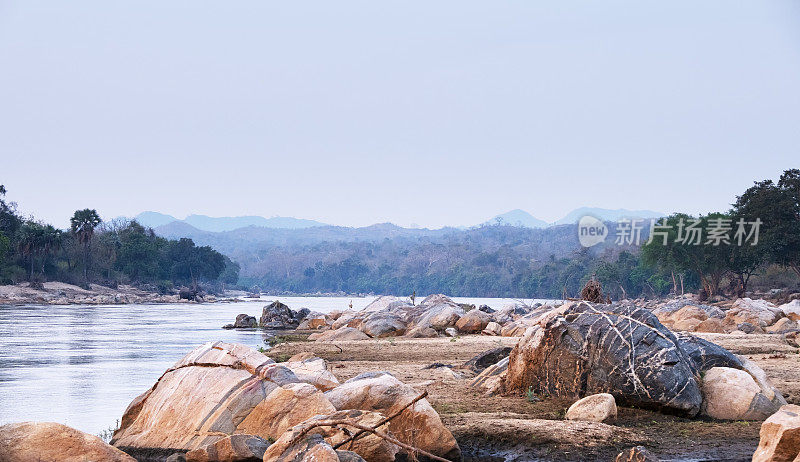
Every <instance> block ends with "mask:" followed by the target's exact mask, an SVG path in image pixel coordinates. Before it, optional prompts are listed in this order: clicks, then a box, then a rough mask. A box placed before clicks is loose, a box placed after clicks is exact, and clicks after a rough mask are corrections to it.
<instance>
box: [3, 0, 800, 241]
mask: <svg viewBox="0 0 800 462" xmlns="http://www.w3.org/2000/svg"><path fill="white" fill-rule="evenodd" d="M799 148H800V4H798V2H795V1H762V2H743V1H730V0H723V1H702V2H697V1H668V2H665V1H658V2H654V1H642V0H636V1H629V2H610V1H604V2H598V1H596V0H592V1H585V2H584V1H581V2H573V1H547V2H533V1H519V2H470V1H463V0H460V1H452V2H407V1H402V2H400V1H398V2H385V1H381V2H375V1H364V2H347V1H343V2H330V1H326V2H265V1H257V2H251V1H238V2H201V1H185V2H178V1H174V2H164V1H137V2H109V1H107V0H104V1H92V2H90V1H69V2H64V1H35V0H24V1H23V0H19V1H8V0H0V158H1V159H2V164H1V165H2V167H1V169H0V183H4V184H5V185H6V187H7V188H8V189H9V198H10V199H12V200H16V201H18V202H19V203H20V205H21V209H22V211H23V212H26V213H34V214H36V216H37V217H39V218H42V219H45V220H48V221H52V222H54V223H56V224H59V225H61V226H64V225H65V224H66V220H67V218H68V216H69V215H71V213H72V211H73V210H75V209H76V208H83V207H94V208H97V209H98V210H99V211H100V212H101V214H102V215H104V216H106V217H113V216H118V215H133V214H136V213H138V212H140V211H142V210H157V211H161V212H164V213H169V214H173V215H176V216H180V217H182V216H185V215H187V214H189V213H200V214H207V215H244V214H252V215H263V216H271V215H289V216H297V217H302V218H312V219H317V220H321V221H325V222H329V223H335V224H344V225H366V224H370V223H375V222H382V221H392V222H395V223H398V224H402V225H408V224H410V223H418V224H420V225H423V226H441V225H444V224H452V225H463V224H474V223H477V222H480V221H482V220H485V219H487V218H489V217H491V216H492V215H495V214H497V213H501V212H505V211H507V210H510V209H513V208H522V209H525V210H527V211H529V212H531V213H532V214H534V215H535V216H537V217H539V218H541V219H544V220H547V221H553V220H555V219H557V218H560V217H561V216H563V215H564V214H565V213H566V212H568V211H569V210H571V209H573V208H576V207H579V206H583V205H587V206H597V207H607V208H629V209H653V210H659V211H664V212H670V211H674V210H684V211H688V212H694V213H697V212H705V211H709V210H715V209H725V208H727V207H728V204H729V203H730V202H731V201H732V200H733V196H734V195H735V194H737V193H740V192H741V191H743V190H744V189H745V188H747V187H748V186H749V185H750V184H751V183H752V181H753V180H756V179H761V178H767V177H772V178H774V177H777V176H778V175H779V174H780V172H781V171H782V170H784V169H786V168H790V167H800V162H798V159H800V152H798V151H799Z"/></svg>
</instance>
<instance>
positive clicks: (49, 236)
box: [41, 225, 62, 277]
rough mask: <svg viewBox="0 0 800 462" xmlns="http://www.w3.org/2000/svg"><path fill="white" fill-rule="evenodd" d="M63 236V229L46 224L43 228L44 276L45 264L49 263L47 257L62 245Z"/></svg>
mask: <svg viewBox="0 0 800 462" xmlns="http://www.w3.org/2000/svg"><path fill="white" fill-rule="evenodd" d="M61 238H62V236H61V230H60V229H58V228H56V227H54V226H53V225H45V226H44V227H43V228H42V241H41V252H42V254H43V256H42V277H44V266H45V263H47V257H48V255H50V253H51V252H53V251H54V250H56V249H58V248H59V247H61Z"/></svg>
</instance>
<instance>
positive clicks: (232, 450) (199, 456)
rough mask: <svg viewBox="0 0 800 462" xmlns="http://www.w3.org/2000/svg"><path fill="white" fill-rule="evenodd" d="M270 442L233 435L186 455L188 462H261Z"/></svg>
mask: <svg viewBox="0 0 800 462" xmlns="http://www.w3.org/2000/svg"><path fill="white" fill-rule="evenodd" d="M268 447H269V442H268V441H267V440H265V439H263V438H259V437H258V436H253V435H231V436H228V437H225V438H223V439H221V440H219V441H217V442H215V443H212V444H209V445H208V446H204V447H202V448H199V449H195V450H193V451H189V452H187V453H186V456H185V459H184V460H186V462H261V460H262V459H263V458H264V452H265V451H266V450H267V448H268Z"/></svg>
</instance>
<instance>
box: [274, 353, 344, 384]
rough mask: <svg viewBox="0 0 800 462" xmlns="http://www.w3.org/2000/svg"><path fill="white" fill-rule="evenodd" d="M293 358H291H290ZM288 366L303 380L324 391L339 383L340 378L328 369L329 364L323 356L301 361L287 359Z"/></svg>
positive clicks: (285, 364) (286, 364)
mask: <svg viewBox="0 0 800 462" xmlns="http://www.w3.org/2000/svg"><path fill="white" fill-rule="evenodd" d="M290 359H291V358H290ZM283 365H284V366H286V367H288V368H289V369H290V370H291V371H292V372H294V375H295V376H297V379H298V380H300V381H301V382H305V383H309V384H311V385H314V386H315V387H317V388H318V389H320V390H322V391H328V390H330V389H331V388H335V387H337V386H338V385H339V380H338V379H337V378H336V376H335V375H333V373H331V372H330V371H329V370H328V364H327V363H326V362H325V360H324V359H322V358H308V359H303V360H300V361H291V360H290V361H286V362H285V363H283Z"/></svg>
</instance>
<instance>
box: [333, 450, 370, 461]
mask: <svg viewBox="0 0 800 462" xmlns="http://www.w3.org/2000/svg"><path fill="white" fill-rule="evenodd" d="M336 455H337V456H339V462H367V461H366V460H364V458H363V457H361V456H359V455H358V454H356V453H355V452H353V451H340V450H338V449H337V450H336Z"/></svg>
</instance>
